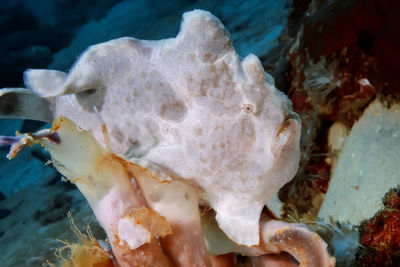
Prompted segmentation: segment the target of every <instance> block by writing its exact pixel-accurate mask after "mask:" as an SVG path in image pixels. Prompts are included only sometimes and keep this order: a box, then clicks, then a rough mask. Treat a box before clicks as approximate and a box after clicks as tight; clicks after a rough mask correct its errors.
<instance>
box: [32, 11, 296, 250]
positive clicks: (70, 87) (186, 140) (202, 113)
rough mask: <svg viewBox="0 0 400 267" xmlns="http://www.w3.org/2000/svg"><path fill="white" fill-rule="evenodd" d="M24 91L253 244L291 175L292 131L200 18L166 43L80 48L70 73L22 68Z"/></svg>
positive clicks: (290, 121) (273, 92) (259, 83)
mask: <svg viewBox="0 0 400 267" xmlns="http://www.w3.org/2000/svg"><path fill="white" fill-rule="evenodd" d="M25 83H26V85H27V87H28V88H29V89H31V90H32V91H34V92H35V93H37V94H39V95H40V96H42V97H46V98H49V100H50V101H51V103H52V109H53V112H54V117H58V116H65V117H67V118H69V119H71V120H72V121H74V122H75V123H77V124H78V125H79V126H80V127H82V128H83V129H85V130H88V129H91V130H92V131H93V134H94V136H95V138H96V139H97V140H98V141H99V142H100V143H102V144H103V145H104V144H105V141H104V140H103V134H102V131H101V124H102V122H104V123H105V124H106V126H107V129H108V130H109V132H110V137H111V147H112V149H113V152H115V153H118V154H125V155H127V156H128V157H129V158H130V159H131V160H132V161H133V162H136V163H138V164H140V165H143V166H145V167H147V168H149V169H150V170H151V171H152V172H153V173H154V174H155V175H157V176H158V177H161V178H162V179H181V180H184V181H185V180H186V181H188V182H190V183H191V184H195V185H196V186H197V187H198V190H199V194H200V197H201V199H202V201H204V202H205V203H207V204H208V205H210V206H211V207H212V208H214V210H215V211H216V212H217V216H216V218H217V221H218V223H219V226H220V227H221V228H222V229H223V231H224V232H225V233H226V234H227V235H228V236H229V237H230V238H232V239H233V240H234V241H235V242H237V243H239V244H244V245H248V246H252V245H256V244H258V243H259V227H258V226H259V218H260V212H261V209H262V207H263V206H264V205H265V203H266V202H267V201H268V200H269V199H270V198H271V197H272V196H273V195H274V194H275V193H276V192H277V191H278V190H279V189H280V188H281V187H282V186H283V185H284V184H286V183H287V182H288V181H290V180H291V179H292V177H293V176H294V174H295V172H296V170H297V167H298V161H299V136H300V125H299V122H298V119H297V117H296V116H295V114H293V113H292V111H291V103H290V101H289V100H288V99H287V97H286V96H285V95H284V94H282V93H281V92H279V91H278V90H277V89H276V88H275V87H274V85H273V79H272V78H271V77H270V76H269V75H268V74H266V73H264V71H263V68H262V66H261V64H260V62H259V60H258V58H257V57H255V56H254V55H249V56H247V57H246V58H245V59H244V60H243V61H242V60H240V58H239V57H238V55H237V54H236V52H235V50H234V48H233V47H232V43H231V40H230V36H229V34H228V32H227V31H226V29H225V28H224V26H223V25H222V24H221V22H220V21H219V20H218V19H217V18H216V17H214V16H213V15H212V14H210V13H209V12H205V11H200V10H195V11H192V12H188V13H185V14H184V16H183V22H182V26H181V30H180V32H179V34H178V35H177V37H176V38H172V39H166V40H161V41H141V40H137V39H133V38H121V39H116V40H112V41H109V42H106V43H102V44H99V45H95V46H92V47H90V48H89V49H88V50H87V51H86V52H85V53H84V54H83V55H82V56H81V57H80V59H79V60H78V61H77V62H76V64H75V66H74V67H73V68H72V70H71V71H70V73H68V74H66V73H63V72H59V71H49V70H29V71H27V72H26V73H25Z"/></svg>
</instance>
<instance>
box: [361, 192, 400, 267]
mask: <svg viewBox="0 0 400 267" xmlns="http://www.w3.org/2000/svg"><path fill="white" fill-rule="evenodd" d="M399 208H400V193H399V190H391V191H390V192H389V193H388V194H387V195H386V196H385V199H384V209H383V210H382V211H380V212H378V213H377V215H376V216H375V217H373V218H372V219H370V220H369V221H367V222H365V223H364V224H363V225H362V226H361V235H360V242H361V245H362V246H363V249H361V251H360V252H359V254H358V264H359V265H361V266H396V263H398V262H400V231H399V229H400V210H399Z"/></svg>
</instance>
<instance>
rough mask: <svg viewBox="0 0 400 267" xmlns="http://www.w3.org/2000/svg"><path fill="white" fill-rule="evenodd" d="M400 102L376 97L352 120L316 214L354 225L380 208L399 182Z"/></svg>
mask: <svg viewBox="0 0 400 267" xmlns="http://www.w3.org/2000/svg"><path fill="white" fill-rule="evenodd" d="M399 143H400V106H399V105H398V104H395V105H393V106H392V107H390V108H386V107H385V106H384V104H382V103H381V102H379V101H378V100H376V101H375V102H373V103H372V104H370V106H369V107H368V108H367V109H366V110H365V112H364V114H363V116H362V117H361V119H360V120H359V121H358V122H357V123H355V124H354V126H353V128H352V129H351V132H350V135H349V137H348V138H347V140H346V143H345V145H344V147H343V150H342V152H341V154H340V157H339V159H338V161H337V163H336V167H335V169H334V172H333V176H332V179H331V181H330V185H329V189H328V192H327V194H326V196H325V200H324V202H323V204H322V207H321V210H320V212H319V214H318V216H319V217H321V218H323V219H325V220H328V219H329V216H332V217H333V218H335V220H338V221H342V222H343V221H348V222H350V223H352V224H354V225H358V224H360V222H361V221H362V220H365V219H368V218H370V217H372V216H373V215H374V214H375V213H376V212H377V211H378V210H380V208H381V205H382V204H381V200H382V198H383V197H384V195H385V193H386V192H387V191H388V190H389V189H390V188H392V187H395V186H397V185H398V184H399V183H400V177H399V173H400V166H399V164H398V162H399V161H400V148H399Z"/></svg>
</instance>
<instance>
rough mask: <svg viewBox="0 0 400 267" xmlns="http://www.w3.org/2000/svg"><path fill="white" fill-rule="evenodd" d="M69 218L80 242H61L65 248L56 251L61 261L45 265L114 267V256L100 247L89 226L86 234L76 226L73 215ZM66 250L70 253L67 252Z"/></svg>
mask: <svg viewBox="0 0 400 267" xmlns="http://www.w3.org/2000/svg"><path fill="white" fill-rule="evenodd" d="M68 218H69V219H70V221H71V230H72V232H74V234H75V235H76V237H77V238H78V242H77V243H69V242H68V241H63V240H59V241H60V242H62V243H63V244H64V246H63V247H61V248H57V249H56V252H55V255H56V257H57V258H58V260H59V261H58V263H57V264H52V263H49V262H48V263H47V264H45V265H48V266H49V267H114V266H115V265H114V264H113V261H112V256H110V255H109V254H108V253H107V252H105V251H104V250H103V248H101V247H100V244H99V243H98V242H97V240H96V238H95V237H94V236H93V234H92V232H91V230H90V228H89V226H88V228H87V230H86V234H84V233H82V232H81V231H80V230H79V229H78V227H77V226H76V225H75V223H74V221H73V219H72V216H71V213H68ZM66 250H69V251H68V252H65V251H66ZM65 254H66V255H65Z"/></svg>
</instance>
